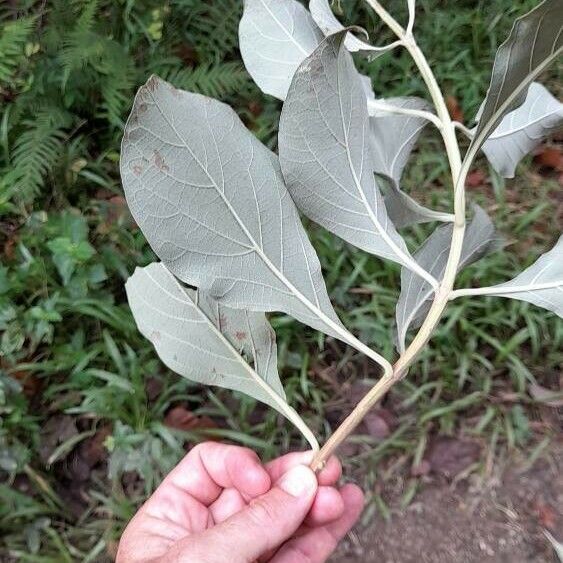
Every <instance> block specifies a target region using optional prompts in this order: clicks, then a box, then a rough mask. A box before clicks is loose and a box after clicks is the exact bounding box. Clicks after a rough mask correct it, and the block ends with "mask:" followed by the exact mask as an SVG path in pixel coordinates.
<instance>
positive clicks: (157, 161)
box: [154, 151, 170, 172]
mask: <svg viewBox="0 0 563 563" xmlns="http://www.w3.org/2000/svg"><path fill="white" fill-rule="evenodd" d="M154 165H155V166H156V167H157V168H158V169H159V170H162V171H163V172H167V171H168V170H170V168H169V167H168V165H167V164H166V162H164V158H162V155H161V154H160V153H159V152H158V151H154Z"/></svg>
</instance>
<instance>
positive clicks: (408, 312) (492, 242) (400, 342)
mask: <svg viewBox="0 0 563 563" xmlns="http://www.w3.org/2000/svg"><path fill="white" fill-rule="evenodd" d="M474 208H475V213H474V216H473V219H472V220H471V222H470V223H469V225H468V227H467V229H466V231H465V238H464V240H463V246H462V250H461V259H460V262H459V266H458V271H459V270H461V269H462V268H464V267H465V266H467V265H469V264H472V263H473V262H475V261H477V260H479V258H481V257H482V256H484V255H485V254H488V253H489V252H492V251H493V250H495V249H496V248H498V246H499V242H500V238H499V236H498V235H497V234H496V231H495V228H494V225H493V223H492V221H491V219H490V217H489V216H488V215H487V213H486V212H485V211H484V210H483V209H481V208H480V207H478V206H474ZM452 230H453V225H451V224H448V225H441V226H439V227H438V228H436V229H435V230H434V232H433V233H432V234H431V235H430V236H429V237H428V238H427V239H426V240H425V241H424V243H423V244H422V246H421V247H420V248H419V250H418V251H417V252H416V254H415V255H414V258H415V260H416V261H417V262H418V263H419V264H420V265H421V266H422V267H423V268H424V269H425V270H427V271H428V272H430V273H431V274H432V275H433V276H434V277H435V278H436V279H438V280H441V279H442V277H443V275H444V271H445V269H446V263H447V261H448V254H449V251H450V244H451V239H452ZM433 294H434V291H433V289H432V287H430V285H429V284H428V283H427V282H426V281H424V280H422V279H420V278H419V277H418V276H415V275H414V274H413V273H412V272H411V271H410V270H407V269H406V268H403V269H402V270H401V293H400V295H399V301H398V302H397V309H396V314H395V317H396V323H397V347H398V349H399V351H400V352H401V353H402V352H404V350H405V341H406V335H407V332H408V330H409V329H410V328H417V327H419V326H420V325H421V324H422V322H423V321H424V318H425V317H426V314H427V313H428V309H430V305H431V303H432V301H431V300H432V296H433Z"/></svg>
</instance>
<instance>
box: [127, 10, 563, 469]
mask: <svg viewBox="0 0 563 563" xmlns="http://www.w3.org/2000/svg"><path fill="white" fill-rule="evenodd" d="M366 1H367V4H368V5H369V6H370V7H371V8H372V9H373V10H374V12H375V14H376V15H377V16H378V17H379V18H381V20H382V21H383V22H384V23H385V24H386V25H387V26H388V27H389V28H390V29H391V30H392V32H393V33H394V34H395V35H396V37H397V39H396V41H394V42H392V43H391V44H389V45H378V44H377V43H376V42H373V44H372V42H371V41H370V40H369V38H368V37H366V34H365V32H363V30H360V29H358V28H344V27H343V26H342V25H341V23H340V22H339V21H338V20H337V19H336V17H335V15H334V14H333V13H332V11H331V7H330V5H329V0H311V1H310V4H309V11H308V10H307V9H306V8H305V7H304V6H303V5H302V4H301V3H299V2H297V0H245V3H244V15H243V17H242V19H241V21H240V27H239V37H240V50H241V53H242V56H243V59H244V63H245V65H246V68H247V70H248V72H249V73H250V74H251V76H252V77H253V79H254V80H255V82H256V83H257V85H258V86H259V87H260V88H261V89H262V90H263V91H264V92H265V93H266V94H268V95H271V96H275V97H277V98H279V99H280V100H282V101H283V108H282V112H281V117H280V123H279V134H278V154H274V153H273V152H271V151H270V150H269V149H268V148H266V147H265V146H264V145H262V144H261V143H260V142H259V141H258V140H257V139H256V138H255V137H254V136H253V135H252V133H251V132H250V131H248V130H247V129H246V127H245V126H244V125H243V123H242V122H241V120H240V119H239V118H238V116H237V115H236V114H235V112H234V111H233V110H232V109H231V108H230V107H228V106H227V105H225V104H223V103H221V102H219V101H216V100H214V99H211V98H208V97H205V96H202V95H199V94H194V93H190V92H184V91H180V90H177V89H176V88H174V87H173V86H171V85H170V84H168V83H167V82H164V81H163V80H160V79H159V78H157V77H156V76H153V77H151V78H150V79H149V80H148V82H147V83H146V84H145V85H144V86H142V87H141V88H140V90H139V92H138V93H137V96H136V98H135V103H134V107H133V110H132V112H131V115H130V117H129V120H128V122H127V125H126V128H125V133H124V137H123V145H122V154H121V175H122V179H123V186H124V189H125V194H126V197H127V201H128V203H129V206H130V208H131V211H132V213H133V216H134V218H135V219H136V221H137V223H138V224H139V226H140V228H141V229H142V231H143V233H144V235H145V236H146V238H147V240H148V242H149V243H150V245H151V247H152V248H153V250H154V252H155V253H156V254H157V256H158V257H159V259H160V262H159V263H154V264H151V265H149V266H147V267H145V268H140V269H137V271H136V272H135V273H134V274H133V276H132V277H131V278H130V279H129V280H128V281H127V284H126V289H127V295H128V298H129V303H130V305H131V309H132V311H133V314H134V316H135V319H136V322H137V325H138V327H139V329H140V331H141V332H142V333H143V334H144V335H145V336H146V337H147V338H148V339H149V340H150V341H151V342H152V343H153V344H154V347H155V348H156V351H157V352H158V354H159V356H160V358H161V359H162V361H163V362H164V363H165V364H166V365H167V366H168V367H169V368H171V369H172V370H174V371H176V372H177V373H179V374H181V375H184V376H186V377H188V378H190V379H193V380H194V381H198V382H201V383H207V384H211V385H218V386H221V387H227V388H229V389H235V390H238V391H243V392H245V393H247V394H249V395H251V396H252V397H255V398H256V399H258V400H260V401H263V402H264V403H267V404H268V405H270V406H272V407H273V408H275V409H277V410H278V411H279V412H280V413H282V414H283V415H285V416H286V417H287V418H288V419H289V420H290V421H291V422H293V423H294V424H295V425H296V426H297V428H299V430H301V432H302V433H303V434H304V436H305V437H306V439H307V440H308V441H309V443H310V444H311V447H312V448H313V449H314V450H315V451H316V456H315V459H314V461H313V468H314V469H318V468H319V467H321V466H322V465H323V463H324V462H325V460H326V459H327V457H328V456H329V455H330V454H331V453H332V452H333V451H334V450H335V448H336V447H337V446H338V445H339V444H340V443H341V442H342V441H343V440H344V439H345V438H346V437H347V436H348V435H349V434H350V433H351V432H352V431H353V429H354V428H355V427H356V426H357V425H358V423H359V422H360V421H361V420H362V418H363V417H364V415H365V414H366V413H367V412H368V411H369V410H370V408H371V407H372V406H373V405H374V404H375V403H376V402H377V401H379V400H380V399H381V398H382V396H383V395H384V394H385V393H386V392H387V391H388V390H389V388H390V387H391V386H392V385H393V384H394V383H396V382H397V381H399V380H400V379H401V378H403V377H405V375H406V374H407V371H408V369H409V367H410V366H411V365H412V364H413V362H414V361H415V360H416V358H417V356H418V355H419V353H420V351H421V350H422V349H423V348H424V347H425V346H426V344H427V343H428V341H429V339H430V337H431V335H432V332H433V330H434V329H435V327H436V325H437V324H438V323H439V322H440V319H441V317H442V315H443V313H444V310H445V309H446V307H447V305H448V303H449V302H450V301H451V300H453V299H458V298H462V297H468V298H477V297H478V296H481V295H496V296H500V297H510V298H512V299H520V300H523V301H528V302H530V303H533V304H534V305H537V306H539V307H543V308H545V309H548V310H550V311H552V312H554V313H555V314H557V315H559V316H560V317H563V237H562V238H559V240H558V241H557V242H556V243H555V246H554V247H553V248H552V249H551V250H549V251H548V252H546V253H545V254H544V255H542V256H541V257H540V258H539V259H538V260H537V261H536V262H535V263H534V264H532V265H531V266H530V267H529V268H527V269H526V270H524V271H523V272H522V273H521V274H519V275H518V276H516V277H515V278H514V279H512V280H509V281H506V282H505V283H501V284H500V285H496V286H493V287H479V288H474V289H455V288H454V283H455V279H456V274H457V273H458V272H459V271H460V269H461V268H463V267H465V266H466V265H468V264H470V263H472V262H474V261H476V260H478V259H479V258H481V257H483V256H485V255H486V254H487V253H489V252H491V251H492V250H494V249H497V248H498V247H499V241H500V237H499V236H498V234H497V233H496V232H495V229H494V227H493V223H492V221H491V219H490V218H489V217H488V216H487V214H486V213H485V211H484V210H483V209H481V208H479V207H477V206H476V205H472V206H467V205H466V197H465V189H464V186H465V181H466V177H467V174H468V172H469V170H470V168H471V165H472V163H473V161H474V159H475V157H476V155H477V154H478V153H479V152H480V151H482V152H483V153H484V154H485V155H486V157H487V158H488V160H489V162H490V164H491V166H492V167H493V168H494V169H495V170H496V171H497V172H498V174H500V175H502V176H504V177H512V176H513V175H514V172H515V168H516V165H517V163H518V162H519V161H520V160H521V159H522V157H523V156H524V155H526V154H528V153H529V152H530V151H531V150H532V149H534V148H535V147H536V146H537V145H538V144H539V143H540V142H541V141H542V139H544V138H545V137H546V136H547V135H549V134H551V133H553V132H554V131H555V130H556V129H557V128H559V127H560V126H561V125H562V123H563V105H562V104H561V103H560V102H559V101H557V100H556V99H555V98H554V97H553V96H552V95H551V94H550V93H549V92H548V90H547V89H546V88H545V87H544V86H542V85H541V84H538V83H537V82H534V80H535V79H536V78H537V77H538V76H540V75H541V73H542V71H544V70H545V69H546V68H547V67H548V65H549V64H550V63H551V62H553V61H554V60H555V59H556V58H557V57H558V55H559V54H560V53H561V50H562V48H563V47H562V44H563V32H562V26H563V2H562V1H561V0H545V1H544V2H542V3H540V4H539V5H538V6H537V7H536V8H535V9H533V10H532V11H531V12H529V13H528V14H526V15H525V16H523V17H521V18H519V19H518V20H516V22H515V24H514V27H513V29H512V31H511V33H510V35H509V37H508V39H507V40H506V41H505V42H504V43H503V44H502V45H501V46H500V48H499V49H498V52H497V54H496V58H495V61H494V66H493V71H492V77H491V81H490V86H489V90H488V92H487V96H486V98H485V100H484V101H483V103H482V106H481V108H480V110H479V112H478V115H477V116H476V119H475V122H476V124H475V125H474V126H473V127H472V128H469V127H467V126H465V125H463V124H458V123H455V122H453V121H452V119H451V118H450V115H449V113H448V110H447V108H446V104H445V102H444V96H443V94H442V92H441V90H440V87H439V86H438V84H437V82H436V79H435V78H434V75H433V73H432V70H431V68H430V66H429V64H428V61H427V59H426V57H425V55H424V54H423V52H422V51H421V50H420V48H419V46H418V44H417V42H416V39H415V36H414V30H415V0H406V1H407V6H408V21H407V22H406V24H405V25H403V24H401V23H399V22H398V21H397V20H396V19H394V18H393V17H392V16H391V15H390V13H389V12H388V11H387V10H386V9H385V8H384V7H383V6H382V4H381V3H380V2H379V1H377V0H366ZM393 49H406V50H407V51H408V52H409V53H410V55H411V56H412V59H413V60H414V62H415V64H416V66H417V68H418V71H419V72H420V75H421V77H422V79H423V80H424V83H425V84H426V87H427V89H428V94H429V99H430V100H431V103H430V102H429V101H426V100H423V99H419V98H413V97H406V98H389V99H378V98H376V96H375V95H374V93H373V90H372V85H371V82H370V80H369V78H367V77H366V76H363V75H361V74H360V73H359V72H358V71H357V69H356V67H355V64H354V59H353V58H352V55H351V53H354V55H355V56H356V57H362V56H363V57H368V58H374V57H379V56H385V54H386V53H388V52H389V51H391V50H393ZM427 125H428V126H433V127H436V128H437V129H438V131H439V133H440V135H441V137H442V139H443V144H444V147H445V151H446V154H447V158H448V162H449V166H450V169H451V186H452V201H453V209H452V211H451V212H444V211H438V210H434V209H428V208H426V207H424V206H422V205H421V204H419V203H418V202H416V201H415V200H414V199H413V198H411V197H410V196H409V195H408V194H407V193H405V192H404V191H403V190H402V189H401V176H402V172H403V169H404V167H405V165H406V164H407V161H408V159H409V155H410V153H411V151H412V149H413V146H414V145H415V143H416V141H417V137H418V135H419V134H420V132H421V131H422V129H423V128H424V127H425V126H427ZM458 129H459V132H460V133H462V134H465V135H466V136H468V137H469V138H470V143H469V148H468V149H467V151H466V152H465V154H464V155H463V156H462V154H461V151H460V145H459V144H458V139H457V136H456V131H457V130H458ZM299 213H302V214H304V215H305V216H307V217H308V218H310V219H311V220H313V221H314V222H315V223H317V224H318V225H320V226H322V227H324V228H325V229H327V230H329V231H331V232H332V233H334V234H335V235H337V236H339V237H341V238H342V239H344V240H345V241H347V242H348V243H350V244H352V245H354V246H356V247H357V248H359V249H361V250H363V251H365V252H368V253H370V254H372V255H374V256H376V257H379V258H383V259H387V260H393V261H395V262H396V263H397V264H399V265H400V267H401V292H400V296H399V300H398V304H397V309H396V335H395V337H396V342H397V349H398V352H399V355H398V357H397V358H396V359H394V361H393V362H392V361H391V359H390V358H384V357H383V356H381V355H380V354H379V353H378V352H377V351H375V350H372V349H370V348H369V347H368V346H366V345H365V344H364V343H362V342H360V341H359V340H358V339H357V338H356V337H355V336H354V335H353V334H351V333H350V331H349V330H347V329H346V327H345V326H344V325H343V324H342V322H341V321H340V319H339V318H338V316H337V314H336V312H335V310H334V309H333V307H332V305H331V302H330V299H329V296H328V293H327V289H326V287H325V283H324V280H323V277H322V274H321V267H320V264H319V260H318V258H317V255H316V254H315V251H314V249H313V247H312V245H311V243H310V242H309V239H308V237H307V233H306V232H305V229H304V228H303V226H302V224H301V221H300V218H299ZM424 222H437V223H438V226H437V227H436V228H435V230H434V231H433V232H432V234H431V235H430V236H429V237H428V239H427V240H426V241H425V242H424V243H423V244H422V246H421V247H420V248H419V249H418V250H417V251H416V252H414V253H411V252H410V251H409V249H408V247H407V245H406V243H405V241H404V239H403V237H402V236H401V234H400V233H399V231H398V229H404V228H408V227H409V226H412V225H414V224H417V223H424ZM188 286H190V287H188ZM194 288H196V289H194ZM270 311H281V312H284V313H286V314H288V315H291V316H292V317H294V318H295V319H297V320H299V321H301V322H303V323H305V324H307V325H308V326H310V327H312V328H314V329H316V330H319V331H322V332H323V333H325V334H327V335H329V336H332V337H334V338H337V339H339V340H341V341H342V342H344V343H346V344H348V345H350V346H353V347H354V348H355V349H356V350H358V351H359V352H361V353H362V354H365V355H366V356H368V357H369V358H371V359H372V360H373V361H374V362H376V363H377V364H379V365H380V366H381V368H382V370H383V373H382V376H381V378H380V379H379V380H378V381H377V383H376V384H375V386H374V387H373V388H372V389H371V390H370V391H369V392H368V393H367V394H366V395H365V397H364V398H363V399H362V400H361V401H360V402H359V403H358V404H357V406H356V407H355V408H354V410H353V411H352V412H351V413H350V414H349V416H348V417H347V418H346V419H345V420H344V422H343V423H342V424H341V426H340V427H339V428H338V429H336V431H335V432H334V433H333V434H332V436H330V437H329V439H328V440H327V441H326V443H325V444H324V446H323V447H322V448H320V449H319V446H318V443H317V440H316V438H315V436H314V435H313V433H312V432H311V431H310V430H309V429H308V428H307V426H306V424H305V423H304V422H303V420H302V419H301V418H300V417H299V415H298V414H297V413H296V412H295V411H294V410H293V408H292V407H291V406H289V405H288V403H287V401H286V396H285V393H284V390H283V386H282V384H281V381H280V377H279V375H278V371H277V365H276V363H277V355H276V341H275V335H274V332H273V330H272V328H271V327H270V325H269V323H268V320H267V318H266V315H265V313H267V312H270Z"/></svg>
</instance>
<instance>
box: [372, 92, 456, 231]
mask: <svg viewBox="0 0 563 563" xmlns="http://www.w3.org/2000/svg"><path fill="white" fill-rule="evenodd" d="M385 103H386V104H389V105H392V106H395V107H399V108H405V109H416V110H426V111H428V110H429V109H430V107H431V106H430V104H429V103H428V102H427V101H426V100H423V99H422V98H415V97H407V98H388V99H386V100H385ZM427 123H428V121H427V120H426V119H424V118H423V117H418V116H414V115H402V114H397V113H391V112H386V111H380V112H377V113H375V114H374V115H371V116H370V118H369V142H370V149H371V155H372V162H373V169H374V172H375V173H376V174H380V175H382V176H385V177H386V178H388V180H389V190H388V192H387V193H386V194H385V198H384V201H385V207H386V209H387V214H388V215H389V218H390V219H391V221H393V224H394V225H395V227H397V228H402V227H406V226H408V225H414V224H416V223H427V222H429V221H443V220H444V216H445V214H444V213H440V212H437V211H434V210H432V209H428V208H426V207H424V206H422V205H420V204H419V203H418V202H417V201H415V200H414V199H413V198H412V197H410V196H409V195H408V194H406V193H405V192H404V191H402V190H401V187H400V181H401V176H402V174H403V170H404V168H405V166H406V164H407V161H408V159H409V156H410V154H411V152H412V150H413V148H414V146H415V144H416V141H417V140H418V137H419V136H420V133H421V131H422V129H424V127H425V126H426V124H427Z"/></svg>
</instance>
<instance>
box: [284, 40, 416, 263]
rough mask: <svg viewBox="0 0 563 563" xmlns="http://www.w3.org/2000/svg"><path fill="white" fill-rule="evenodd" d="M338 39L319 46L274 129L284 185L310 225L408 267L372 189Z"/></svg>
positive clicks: (359, 90) (355, 77) (363, 123)
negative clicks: (277, 127) (320, 227)
mask: <svg viewBox="0 0 563 563" xmlns="http://www.w3.org/2000/svg"><path fill="white" fill-rule="evenodd" d="M344 37H345V32H340V33H337V34H334V35H331V36H330V37H328V38H327V39H325V40H324V41H323V42H322V43H321V44H320V45H319V47H318V48H317V49H316V50H315V51H314V52H313V53H312V54H311V55H310V56H309V57H308V58H307V59H306V60H305V61H304V62H303V63H302V65H301V66H300V67H299V69H298V70H297V72H296V74H295V76H294V78H293V82H292V83H291V87H290V89H289V92H288V95H287V99H286V101H285V103H284V105H283V109H282V113H281V118H280V128H279V153H280V162H281V166H282V171H283V174H284V178H285V181H286V184H287V187H288V189H289V191H290V193H291V195H292V197H293V199H294V200H295V202H296V204H297V206H298V207H299V209H301V211H303V213H305V215H307V216H308V217H310V218H311V219H313V221H316V222H317V223H319V224H320V225H322V226H323V227H325V228H326V229H328V230H329V231H332V232H333V233H335V234H337V235H338V236H340V237H342V238H343V239H344V240H346V241H348V242H350V243H352V244H353V245H355V246H357V247H358V248H361V249H362V250H366V251H368V252H371V253H372V254H376V255H378V256H382V257H385V258H389V259H391V260H394V261H396V262H399V263H401V264H409V263H412V262H414V261H413V260H412V257H411V256H410V254H409V252H408V250H407V247H406V245H405V242H404V240H403V239H402V238H401V236H400V235H399V234H398V233H397V231H396V229H395V227H394V226H393V223H392V222H391V221H390V220H389V217H388V216H387V212H386V210H385V204H384V203H383V197H382V195H381V193H380V192H379V189H378V186H377V184H376V180H375V176H374V173H373V162H372V156H371V152H370V147H369V131H368V126H369V121H368V113H367V102H366V94H365V89H364V85H363V84H362V79H361V77H360V75H359V74H358V73H357V71H356V69H355V67H354V63H353V61H352V57H351V55H350V53H348V51H347V50H346V49H345V48H344V47H343V40H344Z"/></svg>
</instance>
